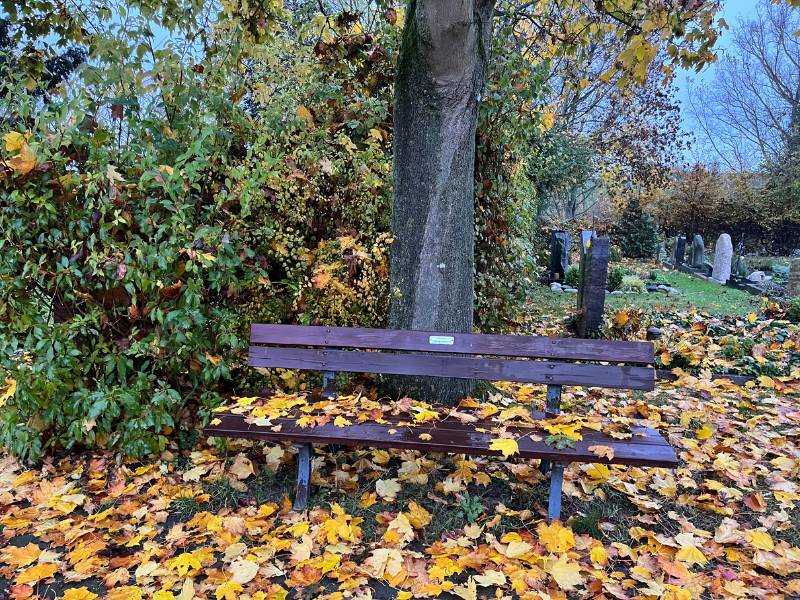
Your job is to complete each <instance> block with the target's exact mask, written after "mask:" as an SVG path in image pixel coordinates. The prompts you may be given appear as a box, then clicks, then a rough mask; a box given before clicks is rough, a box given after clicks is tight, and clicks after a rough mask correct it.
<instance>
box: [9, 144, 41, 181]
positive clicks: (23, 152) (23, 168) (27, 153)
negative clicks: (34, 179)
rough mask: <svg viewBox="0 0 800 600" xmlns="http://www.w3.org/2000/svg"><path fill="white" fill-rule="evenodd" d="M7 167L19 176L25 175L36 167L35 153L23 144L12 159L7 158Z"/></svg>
mask: <svg viewBox="0 0 800 600" xmlns="http://www.w3.org/2000/svg"><path fill="white" fill-rule="evenodd" d="M6 162H7V163H8V166H9V167H11V169H12V170H13V171H15V172H16V173H18V174H20V175H27V174H28V173H30V172H31V171H32V170H33V168H34V167H35V166H36V151H35V150H33V148H31V147H30V146H28V144H23V145H22V148H20V150H19V154H17V155H16V156H15V157H14V158H9V159H8V160H7V161H6Z"/></svg>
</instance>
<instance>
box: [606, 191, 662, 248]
mask: <svg viewBox="0 0 800 600" xmlns="http://www.w3.org/2000/svg"><path fill="white" fill-rule="evenodd" d="M612 236H613V239H614V242H615V243H616V244H617V245H618V246H619V247H620V249H621V250H622V254H623V255H625V256H627V257H629V258H653V256H654V255H655V253H656V248H657V246H658V230H657V228H656V224H655V221H654V220H653V217H652V215H650V213H648V212H647V211H645V210H643V209H642V205H641V203H640V201H639V198H638V196H637V195H632V196H631V197H630V199H629V200H628V201H627V202H626V204H625V207H624V208H623V210H622V214H621V215H620V217H619V219H618V220H617V224H616V225H615V227H614V230H613V234H612Z"/></svg>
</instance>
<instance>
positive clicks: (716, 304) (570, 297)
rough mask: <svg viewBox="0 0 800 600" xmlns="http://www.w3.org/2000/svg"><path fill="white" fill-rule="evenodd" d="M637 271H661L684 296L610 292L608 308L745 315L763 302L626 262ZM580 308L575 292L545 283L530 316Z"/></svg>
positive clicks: (682, 275) (564, 313)
mask: <svg viewBox="0 0 800 600" xmlns="http://www.w3.org/2000/svg"><path fill="white" fill-rule="evenodd" d="M623 266H624V267H625V268H626V269H628V270H630V271H633V272H646V273H649V272H650V271H657V273H658V283H665V284H666V285H669V286H672V287H675V288H678V289H679V290H681V292H682V293H681V295H680V296H668V295H667V294H665V293H664V292H658V293H647V294H625V295H622V296H614V295H611V294H609V295H607V296H606V310H607V311H608V310H611V311H613V310H618V309H620V308H625V307H629V306H634V307H639V308H645V309H651V310H654V311H657V312H672V311H678V310H687V309H691V308H696V309H698V310H701V311H706V312H708V313H710V314H713V315H745V314H747V313H749V312H752V311H754V310H756V309H757V308H758V307H759V305H760V304H761V298H760V297H759V296H753V295H751V294H748V293H747V292H743V291H741V290H736V289H733V288H729V287H726V286H721V285H717V284H716V283H709V282H707V281H704V280H702V279H698V278H696V277H692V276H691V275H687V274H685V273H681V272H679V271H672V270H667V269H663V268H661V267H657V266H656V265H654V264H653V263H643V262H626V263H625V264H624V265H623ZM575 310H576V299H575V295H574V294H554V293H553V292H551V291H550V288H549V287H546V286H541V287H539V288H537V289H536V292H535V293H534V294H533V295H532V296H531V298H530V316H531V317H532V318H533V319H534V320H540V319H541V318H543V317H546V316H561V317H564V316H567V315H569V314H570V311H572V312H574V311H575Z"/></svg>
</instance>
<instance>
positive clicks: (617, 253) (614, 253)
mask: <svg viewBox="0 0 800 600" xmlns="http://www.w3.org/2000/svg"><path fill="white" fill-rule="evenodd" d="M621 260H622V250H621V249H620V247H619V246H617V245H616V244H611V245H610V246H609V247H608V262H612V263H614V262H619V261H621Z"/></svg>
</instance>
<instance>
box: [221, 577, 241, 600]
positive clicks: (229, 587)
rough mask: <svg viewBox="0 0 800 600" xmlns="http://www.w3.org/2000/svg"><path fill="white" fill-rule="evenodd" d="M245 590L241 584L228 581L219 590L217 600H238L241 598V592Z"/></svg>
mask: <svg viewBox="0 0 800 600" xmlns="http://www.w3.org/2000/svg"><path fill="white" fill-rule="evenodd" d="M243 589H244V588H243V587H242V584H241V583H236V582H235V581H226V582H225V583H223V584H222V585H220V586H219V587H218V588H217V591H216V592H215V595H216V597H217V600H223V599H224V600H237V598H239V592H241V591H242V590H243Z"/></svg>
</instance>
